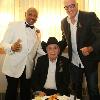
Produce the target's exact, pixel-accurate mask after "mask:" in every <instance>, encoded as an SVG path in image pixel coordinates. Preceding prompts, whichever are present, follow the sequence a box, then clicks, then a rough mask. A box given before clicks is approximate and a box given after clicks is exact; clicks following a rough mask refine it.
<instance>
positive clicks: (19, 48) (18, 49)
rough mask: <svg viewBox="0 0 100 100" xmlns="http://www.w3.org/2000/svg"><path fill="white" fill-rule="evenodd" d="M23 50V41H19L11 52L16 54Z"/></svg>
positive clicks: (12, 47)
mask: <svg viewBox="0 0 100 100" xmlns="http://www.w3.org/2000/svg"><path fill="white" fill-rule="evenodd" d="M21 49H22V44H21V40H20V39H18V40H17V41H16V42H15V43H14V44H13V45H12V46H11V50H12V51H14V52H20V51H21Z"/></svg>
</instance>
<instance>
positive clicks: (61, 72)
mask: <svg viewBox="0 0 100 100" xmlns="http://www.w3.org/2000/svg"><path fill="white" fill-rule="evenodd" d="M58 44H59V42H58V41H57V39H56V38H55V37H50V38H49V39H48V41H47V43H46V52H47V54H46V55H43V56H41V57H39V58H38V60H37V64H36V66H35V70H34V71H33V75H32V90H33V92H34V93H38V94H39V95H41V96H44V95H53V94H60V95H69V88H68V87H69V80H70V76H69V75H70V74H69V61H68V59H67V58H65V57H63V56H61V55H59V53H60V47H59V45H58Z"/></svg>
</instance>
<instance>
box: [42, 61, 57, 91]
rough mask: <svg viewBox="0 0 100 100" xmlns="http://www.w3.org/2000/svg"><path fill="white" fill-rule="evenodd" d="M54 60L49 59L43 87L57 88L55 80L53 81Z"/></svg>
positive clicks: (54, 71)
mask: <svg viewBox="0 0 100 100" xmlns="http://www.w3.org/2000/svg"><path fill="white" fill-rule="evenodd" d="M56 62H57V60H55V61H54V62H51V61H50V60H49V68H48V74H47V79H46V82H45V85H44V88H45V89H55V90H56V89H57V88H56V82H55V73H56Z"/></svg>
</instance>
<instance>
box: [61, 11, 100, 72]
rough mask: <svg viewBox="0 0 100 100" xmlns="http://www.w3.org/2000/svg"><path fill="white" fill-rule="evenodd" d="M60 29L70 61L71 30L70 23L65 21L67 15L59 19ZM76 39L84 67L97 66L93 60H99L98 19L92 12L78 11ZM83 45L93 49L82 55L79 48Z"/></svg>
mask: <svg viewBox="0 0 100 100" xmlns="http://www.w3.org/2000/svg"><path fill="white" fill-rule="evenodd" d="M61 30H62V34H63V40H66V41H67V44H68V54H69V59H70V61H71V60H72V44H71V32H70V24H69V23H68V22H67V17H66V18H64V19H63V20H62V21H61ZM76 41H77V51H78V54H79V56H80V59H81V61H82V63H83V65H84V66H85V68H88V69H89V70H94V69H95V68H97V67H95V64H94V63H93V62H95V63H96V62H98V61H99V60H100V20H99V19H98V18H97V16H96V15H95V13H94V12H83V11H79V15H78V22H77V33H76ZM85 46H92V47H93V50H94V51H93V52H92V53H91V54H90V55H89V56H83V55H82V52H81V51H80V49H81V48H82V47H85ZM96 64H97V63H96Z"/></svg>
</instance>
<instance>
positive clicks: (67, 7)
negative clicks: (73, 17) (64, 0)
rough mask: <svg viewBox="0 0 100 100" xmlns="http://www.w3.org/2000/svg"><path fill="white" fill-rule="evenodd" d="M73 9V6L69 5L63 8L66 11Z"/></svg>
mask: <svg viewBox="0 0 100 100" xmlns="http://www.w3.org/2000/svg"><path fill="white" fill-rule="evenodd" d="M74 7H75V4H71V5H68V6H65V7H64V8H65V9H66V10H68V9H73V8H74Z"/></svg>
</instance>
